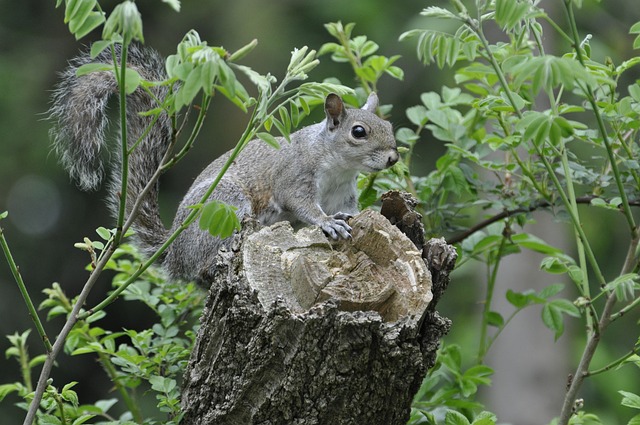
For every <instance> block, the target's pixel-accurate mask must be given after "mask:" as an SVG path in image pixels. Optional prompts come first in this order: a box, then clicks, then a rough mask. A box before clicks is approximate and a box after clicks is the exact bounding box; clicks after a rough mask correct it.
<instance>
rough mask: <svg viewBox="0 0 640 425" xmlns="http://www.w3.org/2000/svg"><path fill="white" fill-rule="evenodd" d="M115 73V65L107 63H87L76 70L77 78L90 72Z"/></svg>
mask: <svg viewBox="0 0 640 425" xmlns="http://www.w3.org/2000/svg"><path fill="white" fill-rule="evenodd" d="M101 71H113V65H109V64H107V63H86V64H84V65H82V66H80V67H78V69H76V77H81V76H83V75H85V74H89V73H90V72H101Z"/></svg>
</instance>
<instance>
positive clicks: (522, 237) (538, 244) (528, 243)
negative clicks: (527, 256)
mask: <svg viewBox="0 0 640 425" xmlns="http://www.w3.org/2000/svg"><path fill="white" fill-rule="evenodd" d="M511 240H512V241H513V242H514V243H515V244H517V245H518V246H520V247H522V248H527V249H530V250H531V251H535V252H539V253H541V254H546V255H554V254H560V253H562V250H561V249H559V248H556V247H553V246H551V245H549V244H547V243H546V242H545V241H543V240H542V239H540V238H538V237H537V236H534V235H531V234H529V233H519V234H517V235H513V236H512V237H511Z"/></svg>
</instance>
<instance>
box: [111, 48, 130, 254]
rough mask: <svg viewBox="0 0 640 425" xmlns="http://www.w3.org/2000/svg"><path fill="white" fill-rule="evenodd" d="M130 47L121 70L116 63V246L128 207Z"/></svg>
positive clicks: (122, 52)
mask: <svg viewBox="0 0 640 425" xmlns="http://www.w3.org/2000/svg"><path fill="white" fill-rule="evenodd" d="M128 48H129V46H128V45H127V44H126V43H122V50H121V53H120V55H121V57H120V70H119V71H118V70H117V65H118V63H117V61H114V64H115V65H114V66H115V67H116V73H115V74H116V76H118V78H117V79H118V86H119V88H120V96H119V101H120V128H121V129H122V131H121V132H120V150H121V156H122V158H121V165H122V169H121V170H120V185H121V186H120V206H119V208H118V218H117V221H116V234H115V236H114V244H115V245H116V246H117V245H119V244H120V241H121V240H122V235H123V231H122V225H123V224H124V221H125V214H126V206H127V185H128V180H129V145H128V144H127V133H128V131H127V93H126V90H125V76H126V71H127V52H128Z"/></svg>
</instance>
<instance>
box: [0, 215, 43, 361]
mask: <svg viewBox="0 0 640 425" xmlns="http://www.w3.org/2000/svg"><path fill="white" fill-rule="evenodd" d="M0 245H2V251H3V252H4V256H5V257H6V258H7V262H8V263H9V268H10V269H11V273H12V274H13V278H14V279H15V281H16V283H17V284H18V288H19V289H20V293H21V294H22V298H24V302H25V303H26V304H27V309H28V310H29V316H30V317H31V320H32V321H33V323H34V325H35V326H36V330H37V331H38V334H39V335H40V339H42V342H43V343H44V347H45V349H46V350H47V353H50V352H51V348H52V347H51V342H50V341H49V337H48V336H47V334H46V332H45V331H44V326H42V321H41V320H40V317H39V316H38V312H37V310H36V307H35V306H34V305H33V301H31V297H30V296H29V292H28V291H27V286H26V285H25V284H24V280H23V279H22V275H21V274H20V268H19V267H18V266H17V265H16V262H15V261H14V260H13V255H11V250H10V249H9V244H8V243H7V240H6V239H5V237H4V231H3V229H2V228H1V227H0Z"/></svg>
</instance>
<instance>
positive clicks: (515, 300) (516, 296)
mask: <svg viewBox="0 0 640 425" xmlns="http://www.w3.org/2000/svg"><path fill="white" fill-rule="evenodd" d="M506 298H507V301H509V303H511V305H513V306H514V307H515V308H517V309H521V308H523V307H526V306H527V305H529V304H531V298H530V297H528V296H527V295H526V294H523V293H520V292H515V291H513V290H512V289H508V290H507V294H506Z"/></svg>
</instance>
